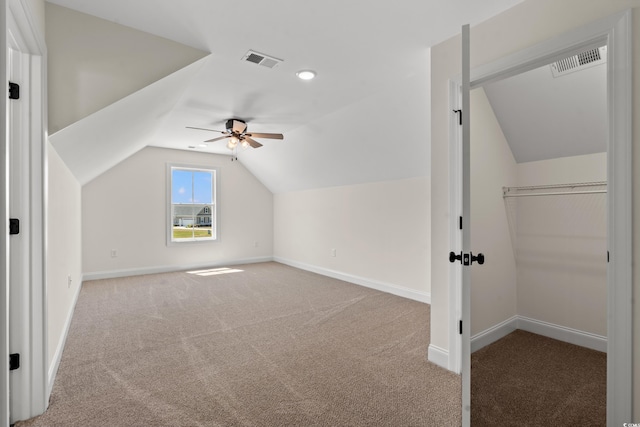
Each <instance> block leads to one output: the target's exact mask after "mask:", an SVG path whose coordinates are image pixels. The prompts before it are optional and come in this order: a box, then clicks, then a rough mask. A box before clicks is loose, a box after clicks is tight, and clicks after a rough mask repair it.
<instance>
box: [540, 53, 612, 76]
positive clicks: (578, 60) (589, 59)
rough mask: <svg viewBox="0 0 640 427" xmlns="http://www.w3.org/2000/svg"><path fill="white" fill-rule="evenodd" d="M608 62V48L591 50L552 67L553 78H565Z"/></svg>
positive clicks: (553, 64)
mask: <svg viewBox="0 0 640 427" xmlns="http://www.w3.org/2000/svg"><path fill="white" fill-rule="evenodd" d="M606 62H607V47H606V46H602V47H598V48H595V49H589V50H587V51H584V52H580V53H579V54H577V55H572V56H570V57H568V58H564V59H561V60H559V61H556V62H554V63H552V64H551V65H550V67H551V73H552V74H553V77H560V76H564V75H565V74H569V73H573V72H574V71H580V70H584V69H585V68H589V67H593V66H594V65H600V64H604V63H606Z"/></svg>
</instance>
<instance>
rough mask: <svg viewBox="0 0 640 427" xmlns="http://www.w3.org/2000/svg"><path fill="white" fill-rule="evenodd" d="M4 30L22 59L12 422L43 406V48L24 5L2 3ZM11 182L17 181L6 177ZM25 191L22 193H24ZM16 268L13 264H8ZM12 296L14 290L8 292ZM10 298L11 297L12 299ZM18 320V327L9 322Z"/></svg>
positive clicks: (45, 357) (45, 401) (45, 355)
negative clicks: (20, 271)
mask: <svg viewBox="0 0 640 427" xmlns="http://www.w3.org/2000/svg"><path fill="white" fill-rule="evenodd" d="M7 5H8V7H7V11H8V14H7V20H6V21H7V30H8V33H9V35H10V37H9V38H8V39H7V41H6V47H9V46H10V45H11V47H12V48H13V49H15V50H16V51H17V52H20V54H21V55H22V56H23V64H24V65H23V70H24V71H25V72H24V73H23V74H22V76H20V81H19V83H21V84H22V87H21V97H20V99H21V101H19V103H18V104H15V105H16V106H17V107H18V108H20V109H21V110H22V114H23V118H24V119H23V121H22V122H21V123H22V124H23V128H22V130H21V132H22V137H21V144H20V149H21V150H24V151H23V156H22V160H21V161H20V164H19V165H18V164H16V163H14V164H13V165H12V166H15V167H16V168H17V169H20V168H21V169H22V170H23V173H22V176H21V178H20V180H19V181H16V183H15V184H10V186H9V188H10V189H12V190H11V191H16V188H15V187H14V186H15V185H17V184H18V182H19V183H20V185H21V186H22V187H21V188H20V189H19V190H17V191H20V194H21V195H22V200H21V201H20V203H19V205H20V212H19V213H20V215H21V219H22V220H23V221H24V226H23V227H21V228H22V230H21V233H20V234H21V240H20V244H21V245H23V248H24V253H23V254H21V255H20V258H21V261H20V262H21V263H22V264H21V265H22V266H25V265H26V266H27V268H26V269H24V275H23V277H22V279H21V281H20V282H16V283H14V284H12V285H11V286H17V283H20V285H19V286H20V291H19V293H20V296H19V298H20V299H21V303H20V304H16V305H14V306H13V307H12V309H13V311H14V314H15V316H14V314H10V316H11V318H12V319H13V320H10V323H9V328H10V331H11V334H12V336H17V337H20V342H19V343H18V342H15V341H18V340H15V341H14V343H13V344H12V346H16V348H18V350H19V351H20V353H21V355H22V356H23V357H21V367H20V372H19V373H14V374H13V376H12V379H11V381H12V382H11V390H10V393H9V394H10V395H11V396H13V398H12V400H11V404H10V408H11V409H10V410H11V414H10V419H11V420H12V421H16V420H21V419H26V418H31V417H33V416H36V415H39V414H41V413H43V412H44V411H45V409H46V408H47V405H48V394H47V368H48V350H47V348H48V337H47V301H46V251H45V243H46V193H45V192H46V175H45V174H44V172H45V171H46V144H45V129H44V123H45V120H46V111H47V110H46V108H47V107H46V77H45V74H46V45H45V43H44V34H42V33H40V32H39V31H38V28H37V24H36V22H35V20H34V19H33V14H32V12H31V10H30V6H29V4H28V2H27V1H25V0H10V1H9V2H7ZM11 175H12V178H10V179H16V178H17V175H15V174H14V173H13V172H11ZM25 188H26V189H28V191H26V192H25V190H24V189H25ZM21 225H22V224H21ZM11 265H12V268H16V266H17V264H16V260H12V261H11ZM12 289H13V291H14V293H16V292H15V290H16V289H15V288H12ZM12 298H13V297H12ZM17 318H19V319H20V321H16V320H15V319H17Z"/></svg>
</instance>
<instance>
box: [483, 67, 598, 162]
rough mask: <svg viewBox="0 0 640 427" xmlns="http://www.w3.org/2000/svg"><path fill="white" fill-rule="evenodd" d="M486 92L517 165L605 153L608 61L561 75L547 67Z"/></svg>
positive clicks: (520, 75) (499, 82) (509, 80)
mask: <svg viewBox="0 0 640 427" xmlns="http://www.w3.org/2000/svg"><path fill="white" fill-rule="evenodd" d="M484 90H485V93H486V94H487V98H488V99H489V102H490V104H491V107H492V108H493V111H494V113H495V115H496V118H497V120H498V122H499V123H500V127H501V128H502V132H503V133H504V136H505V138H506V139H507V141H508V143H509V146H510V147H511V152H512V153H513V157H514V159H515V160H516V162H517V163H525V162H532V161H539V160H549V159H555V158H559V157H572V156H580V155H585V154H594V153H602V152H605V151H607V138H608V135H607V130H608V127H607V123H608V119H607V67H606V63H602V64H600V65H596V66H593V67H590V68H585V69H581V70H578V71H574V72H571V73H568V74H565V75H560V76H558V77H554V76H553V74H552V71H551V66H550V65H544V66H542V67H539V68H537V69H535V70H531V71H528V72H526V73H522V74H518V75H516V76H513V77H510V78H508V79H505V80H501V81H498V82H494V83H490V84H488V85H486V86H484Z"/></svg>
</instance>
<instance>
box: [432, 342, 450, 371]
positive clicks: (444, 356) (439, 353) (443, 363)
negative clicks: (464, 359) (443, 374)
mask: <svg viewBox="0 0 640 427" xmlns="http://www.w3.org/2000/svg"><path fill="white" fill-rule="evenodd" d="M427 358H428V359H429V362H431V363H435V364H436V365H438V366H440V367H441V368H444V369H447V370H448V369H449V352H448V351H447V350H445V349H443V348H440V347H438V346H435V345H433V344H429V350H428V355H427Z"/></svg>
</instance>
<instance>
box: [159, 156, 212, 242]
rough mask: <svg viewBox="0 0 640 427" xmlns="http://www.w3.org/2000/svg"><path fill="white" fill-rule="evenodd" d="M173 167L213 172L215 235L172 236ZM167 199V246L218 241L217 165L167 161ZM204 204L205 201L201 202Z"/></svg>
mask: <svg viewBox="0 0 640 427" xmlns="http://www.w3.org/2000/svg"><path fill="white" fill-rule="evenodd" d="M173 169H189V170H193V171H202V172H213V177H212V178H213V184H212V191H213V200H212V205H213V209H214V218H213V219H212V224H211V227H212V230H214V231H215V236H212V237H211V238H193V239H179V240H176V239H174V238H173V217H172V215H171V208H172V203H171V202H172V201H173V200H172V195H173V194H172V191H173V190H172V187H173V173H172V172H173ZM166 188H167V199H166V209H167V225H166V235H167V246H181V245H184V244H194V243H195V244H203V243H213V242H219V241H220V206H219V204H218V200H220V197H219V194H220V168H219V167H217V166H209V165H193V164H185V163H167V181H166ZM203 204H206V203H203Z"/></svg>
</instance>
